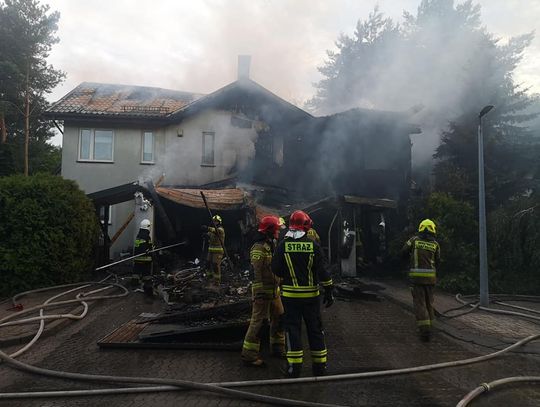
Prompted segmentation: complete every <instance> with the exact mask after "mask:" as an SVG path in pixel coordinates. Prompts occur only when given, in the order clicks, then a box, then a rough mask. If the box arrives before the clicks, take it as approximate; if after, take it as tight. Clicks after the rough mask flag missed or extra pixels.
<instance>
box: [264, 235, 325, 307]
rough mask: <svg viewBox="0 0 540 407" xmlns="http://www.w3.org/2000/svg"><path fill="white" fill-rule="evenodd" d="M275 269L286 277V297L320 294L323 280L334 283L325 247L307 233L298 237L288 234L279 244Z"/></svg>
mask: <svg viewBox="0 0 540 407" xmlns="http://www.w3.org/2000/svg"><path fill="white" fill-rule="evenodd" d="M272 272H273V273H274V274H275V275H276V276H277V277H279V278H281V279H282V285H281V295H282V296H283V297H290V298H312V297H317V296H318V295H319V283H320V284H322V285H323V286H324V287H329V286H332V279H331V277H330V273H328V271H327V270H326V267H325V260H324V254H323V252H322V249H321V247H320V246H319V245H318V244H317V243H315V242H314V241H312V240H311V239H310V238H309V237H308V236H307V235H305V234H304V235H302V236H301V237H299V238H297V239H294V238H293V237H290V236H286V237H285V239H284V240H283V241H281V242H280V243H279V245H278V247H277V248H276V251H275V253H274V257H273V259H272Z"/></svg>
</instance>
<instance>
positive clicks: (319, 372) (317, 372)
mask: <svg viewBox="0 0 540 407" xmlns="http://www.w3.org/2000/svg"><path fill="white" fill-rule="evenodd" d="M313 376H326V363H313Z"/></svg>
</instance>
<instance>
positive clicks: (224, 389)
mask: <svg viewBox="0 0 540 407" xmlns="http://www.w3.org/2000/svg"><path fill="white" fill-rule="evenodd" d="M90 284H103V285H105V284H104V283H101V282H99V283H89V284H88V285H84V286H80V284H71V285H65V286H73V285H79V287H77V288H74V289H72V290H69V291H67V292H64V293H61V294H58V295H56V296H54V297H51V298H50V299H49V300H47V301H46V302H45V303H43V304H41V305H39V306H36V307H32V308H29V309H27V310H24V311H21V312H17V313H14V314H12V315H10V316H8V317H6V318H3V319H1V320H0V327H2V326H9V325H16V324H22V323H30V322H34V321H40V329H39V330H38V333H37V334H36V336H35V337H34V339H33V340H32V341H31V342H30V343H29V344H28V345H27V346H26V347H25V348H23V349H21V350H20V351H18V352H16V353H15V354H13V355H10V356H17V355H19V354H20V353H22V352H21V351H24V350H26V349H28V348H29V347H30V346H31V345H32V344H33V343H34V342H35V341H36V340H37V338H38V337H39V335H41V332H42V330H43V326H44V322H45V320H46V319H55V318H72V319H81V318H83V317H84V315H86V312H87V310H88V305H87V304H86V303H85V302H84V301H83V299H82V298H81V297H84V296H87V295H89V294H93V293H95V292H99V291H103V290H106V289H109V288H112V287H113V286H116V287H120V288H121V289H123V290H124V293H122V294H118V295H114V296H96V297H86V298H84V299H85V300H97V299H106V298H118V297H123V296H125V295H127V294H128V293H129V292H128V291H127V289H126V288H125V287H123V286H121V285H119V284H107V287H104V288H101V289H98V290H94V291H92V292H90V293H86V294H83V293H80V294H79V295H78V296H77V299H75V300H68V301H59V302H51V301H52V300H53V299H56V298H58V297H60V296H62V295H65V294H68V293H70V292H73V291H77V290H80V289H83V288H86V287H88V286H89V285H90ZM61 287H62V286H57V287H55V288H61ZM49 289H53V288H49ZM46 290H47V289H39V290H32V291H29V292H25V293H21V294H19V295H17V296H15V297H13V302H14V303H15V301H16V299H17V298H20V297H21V296H23V295H26V294H28V293H30V292H36V291H46ZM526 297H527V298H534V297H528V296H526ZM462 298H464V297H461V296H460V295H459V294H458V295H457V296H456V299H457V300H458V301H459V302H461V303H462V304H463V305H462V306H460V307H458V308H455V309H451V310H448V311H446V312H445V313H444V314H441V315H442V316H445V317H449V318H452V317H457V316H461V315H464V314H466V313H468V312H472V311H474V310H476V309H481V310H485V311H489V312H496V313H501V314H507V315H516V316H522V317H527V318H532V319H537V320H540V318H537V317H534V316H531V315H527V314H522V313H518V312H513V311H504V310H494V309H492V308H485V307H481V306H479V303H474V302H466V301H464V300H463V299H462ZM74 302H79V303H81V305H83V307H84V310H83V312H82V313H81V315H73V314H59V315H48V316H44V315H43V309H44V308H46V307H55V306H61V305H65V304H70V303H74ZM500 305H504V306H506V305H507V304H504V303H501V304H500ZM467 306H470V307H471V309H469V310H467V311H466V312H464V313H460V314H455V315H451V316H450V315H447V314H448V312H452V311H455V310H459V309H462V308H464V307H467ZM510 306H511V305H510ZM513 307H514V308H517V309H522V310H524V311H531V312H535V311H534V310H529V309H527V308H525V307H518V306H513ZM36 309H39V310H40V316H39V317H34V318H27V319H23V320H19V321H15V322H13V323H6V322H4V321H6V320H9V319H12V318H14V317H15V316H20V315H23V314H25V313H27V312H31V311H33V310H36ZM539 337H540V335H532V336H529V337H527V338H524V339H522V340H520V341H518V342H516V343H514V344H512V345H510V346H508V347H506V348H504V349H502V350H499V351H496V352H493V353H490V354H488V355H484V356H479V357H475V358H469V359H463V360H458V361H452V362H444V363H438V364H432V365H424V366H417V367H412V368H402V369H392V370H384V371H375V372H362V373H351V374H341V375H332V376H322V377H303V378H297V379H269V380H253V381H238V382H222V383H209V384H204V383H195V382H190V381H185V380H173V379H160V378H143V377H123V376H119V377H116V376H100V375H87V374H80V373H68V372H59V371H52V370H48V369H42V368H37V367H34V366H31V365H27V364H24V363H22V362H18V361H16V360H15V359H13V357H10V356H8V355H6V354H5V353H3V352H1V351H0V360H3V361H4V362H6V363H8V364H10V365H12V366H14V367H16V368H18V369H21V370H24V371H29V372H31V373H35V374H41V375H46V376H53V377H60V378H67V379H71V380H84V381H107V382H108V381H112V382H120V383H139V384H162V385H165V386H155V387H135V388H133V387H132V388H117V389H92V390H74V391H59V392H58V391H57V392H30V393H4V394H0V399H2V398H24V397H54V396H60V395H64V396H81V395H95V394H114V393H115V392H118V393H138V392H147V391H172V390H178V387H179V386H180V387H182V388H184V389H194V390H205V391H210V392H215V393H222V394H227V395H231V396H234V397H239V398H245V399H248V400H254V401H262V402H267V403H273V404H280V405H309V406H322V405H325V404H319V403H309V402H303V401H297V400H289V399H281V398H277V397H271V396H263V395H258V394H253V393H248V392H243V391H238V390H232V389H229V387H249V386H261V385H275V384H293V383H307V382H323V381H336V380H351V379H362V378H371V377H382V376H390V375H398V374H410V373H417V372H424V371H429V370H435V369H442V368H446V367H457V366H462V365H466V364H472V363H478V362H482V361H486V360H489V359H492V358H495V357H498V356H501V355H502V354H504V353H506V352H509V351H511V350H513V349H515V348H517V347H519V346H522V345H524V344H526V343H528V342H530V341H533V340H536V339H538V338H539ZM516 381H533V380H530V379H529V380H525V379H523V378H506V379H501V380H499V381H497V383H498V382H500V383H498V385H499V384H506V383H510V382H516ZM494 383H495V382H494ZM480 388H484V387H482V386H480V387H479V388H477V389H475V390H473V391H472V392H471V393H469V394H468V395H467V396H466V398H467V397H469V395H471V394H473V393H474V397H477V396H478V395H480V394H481V393H482V392H484V391H485V389H484V390H483V391H480V390H479V389H480ZM474 397H473V398H474ZM471 400H472V399H471ZM291 403H292V404H291ZM464 405H466V404H464Z"/></svg>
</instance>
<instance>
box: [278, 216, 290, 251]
mask: <svg viewBox="0 0 540 407" xmlns="http://www.w3.org/2000/svg"><path fill="white" fill-rule="evenodd" d="M285 233H287V225H286V224H285V219H284V218H282V217H280V218H279V232H278V237H277V239H276V245H277V243H279V242H281V241H282V240H283V239H285Z"/></svg>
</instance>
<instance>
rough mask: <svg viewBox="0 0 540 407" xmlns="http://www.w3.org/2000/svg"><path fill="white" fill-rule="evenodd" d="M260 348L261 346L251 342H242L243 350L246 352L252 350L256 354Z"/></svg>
mask: <svg viewBox="0 0 540 407" xmlns="http://www.w3.org/2000/svg"><path fill="white" fill-rule="evenodd" d="M260 346H261V345H260V344H259V343H253V342H248V341H244V345H243V348H244V349H247V350H254V351H257V352H258V351H259V348H260Z"/></svg>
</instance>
